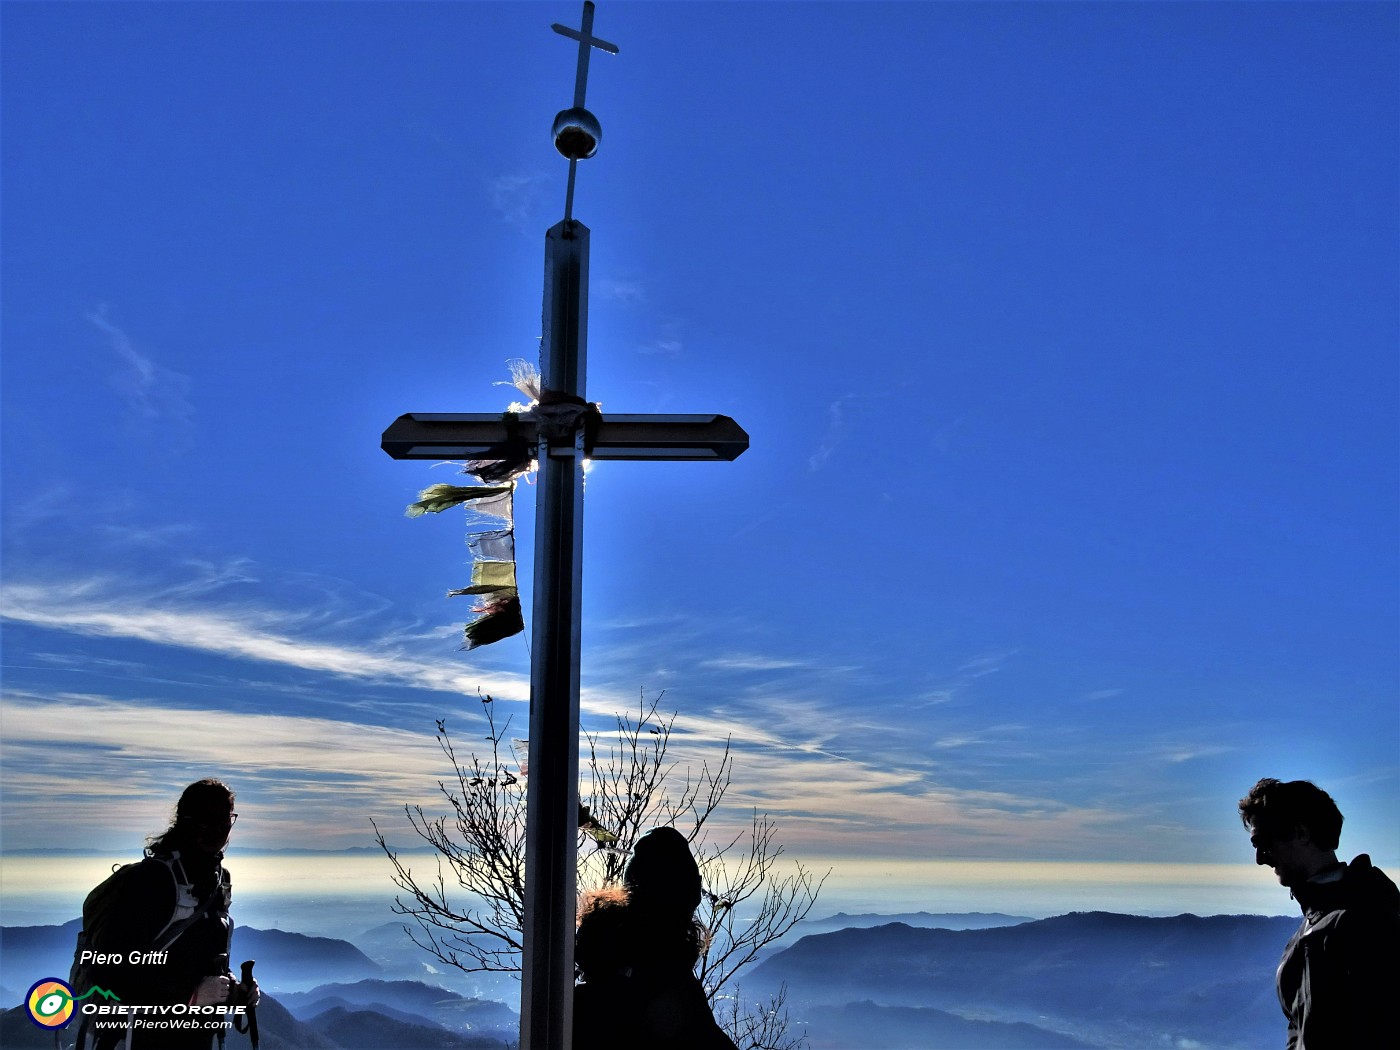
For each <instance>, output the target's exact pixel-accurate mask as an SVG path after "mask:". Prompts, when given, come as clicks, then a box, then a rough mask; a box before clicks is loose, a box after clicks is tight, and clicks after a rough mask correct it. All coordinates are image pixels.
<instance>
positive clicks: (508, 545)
mask: <svg viewBox="0 0 1400 1050" xmlns="http://www.w3.org/2000/svg"><path fill="white" fill-rule="evenodd" d="M467 550H469V551H471V552H472V557H473V558H476V559H477V560H478V561H509V562H513V561H515V532H514V531H513V530H511V529H494V530H492V531H491V532H474V533H472V534H471V535H470V536H468V537H467Z"/></svg>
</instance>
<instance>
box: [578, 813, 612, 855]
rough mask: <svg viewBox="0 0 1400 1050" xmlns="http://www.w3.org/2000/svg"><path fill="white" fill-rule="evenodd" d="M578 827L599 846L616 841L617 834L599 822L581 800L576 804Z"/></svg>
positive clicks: (609, 844)
mask: <svg viewBox="0 0 1400 1050" xmlns="http://www.w3.org/2000/svg"><path fill="white" fill-rule="evenodd" d="M578 829H579V830H580V831H582V832H583V833H584V834H585V835H587V836H588V837H589V838H591V839H592V840H593V841H594V842H595V843H597V844H598V846H600V847H601V846H611V845H612V844H613V843H614V842H616V841H617V834H616V833H615V832H612V831H609V830H608V829H607V828H605V827H603V825H601V824H599V823H598V820H597V818H596V817H594V816H593V813H592V811H591V810H590V809H589V808H588V807H587V806H585V805H584V804H583V803H582V802H580V803H579V804H578Z"/></svg>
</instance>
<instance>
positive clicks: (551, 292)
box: [381, 3, 749, 1050]
mask: <svg viewBox="0 0 1400 1050" xmlns="http://www.w3.org/2000/svg"><path fill="white" fill-rule="evenodd" d="M592 24H593V5H592V4H591V3H585V4H584V13H583V30H582V32H581V33H580V32H576V31H574V30H571V29H566V28H564V27H563V26H558V25H556V26H554V29H555V30H556V31H558V32H560V33H562V34H564V35H565V36H569V37H572V38H575V39H577V40H579V53H580V57H579V73H578V81H577V85H576V89H575V99H576V105H575V107H574V108H573V109H570V110H565V111H564V112H562V113H560V114H559V116H558V117H557V118H556V119H555V124H554V136H555V146H556V148H557V149H558V150H559V152H560V153H562V154H564V156H566V157H568V158H569V171H570V179H569V192H568V197H567V198H566V217H565V219H564V220H563V221H562V222H560V223H558V224H556V225H555V226H553V227H551V228H550V229H549V231H548V232H547V233H546V234H545V290H544V314H543V338H542V340H541V348H540V374H541V386H542V387H543V390H544V391H545V392H546V393H545V395H544V396H543V397H542V400H545V401H550V402H554V403H561V402H562V403H565V404H581V403H582V401H583V398H584V374H585V364H586V360H587V328H588V232H589V231H588V228H587V227H586V226H584V225H583V224H582V223H580V222H576V221H574V220H573V218H572V217H571V216H569V214H568V211H569V208H570V206H571V205H572V199H573V171H574V168H575V165H576V163H577V161H578V160H580V159H584V158H586V157H590V156H592V155H593V153H594V152H595V151H596V149H597V144H598V139H599V137H600V136H601V131H600V129H599V127H598V122H597V119H596V118H595V117H594V116H593V115H592V114H591V113H589V112H588V111H587V110H585V109H583V108H582V99H583V95H584V79H585V77H586V74H587V68H588V67H587V60H588V52H589V49H590V47H601V48H603V49H604V50H608V51H611V52H612V53H614V54H615V53H616V52H617V48H616V47H615V46H613V45H611V44H607V43H606V42H605V41H600V40H597V39H596V38H595V37H593V35H592ZM561 419H562V421H561ZM584 422H585V413H583V412H579V413H577V414H575V415H573V416H572V417H571V416H569V414H568V413H567V412H566V413H564V414H563V416H562V417H560V416H556V415H551V414H550V413H549V412H547V411H543V410H537V412H536V413H535V414H534V418H528V417H522V418H519V419H517V420H514V421H512V425H511V426H510V427H507V424H506V421H505V420H504V419H503V417H502V416H501V415H499V414H498V415H484V414H444V413H410V414H408V415H404V416H400V417H399V418H398V419H397V420H395V422H394V423H393V424H391V425H390V427H389V428H388V429H387V430H385V431H384V435H383V438H382V441H381V447H382V448H383V449H384V451H385V452H387V453H389V455H391V456H393V457H394V458H395V459H433V460H442V459H463V460H480V459H483V458H486V457H489V456H490V455H492V454H493V451H492V450H493V449H494V448H496V447H499V445H500V443H501V442H502V441H503V440H504V439H505V437H506V435H507V432H508V431H513V432H515V433H520V434H524V435H525V436H526V438H527V440H530V441H532V442H534V444H535V448H536V462H537V464H538V472H539V473H538V483H537V485H536V493H537V496H536V508H535V584H534V604H533V613H532V619H533V621H534V622H533V644H532V646H531V654H530V655H531V660H530V758H529V763H530V766H529V768H530V779H529V789H528V791H527V793H526V846H525V901H524V904H525V907H524V931H523V933H524V937H523V943H524V951H523V955H524V959H523V973H522V975H521V984H522V989H521V1017H520V1022H521V1042H520V1045H521V1046H522V1047H523V1048H524V1050H569V1046H570V1042H571V1038H572V1024H573V986H574V966H573V959H574V923H575V907H576V904H577V863H578V762H579V755H578V729H579V629H580V625H581V620H582V564H583V465H584V457H585V456H589V457H591V458H594V459H647V460H733V459H735V458H736V457H738V456H739V455H740V454H741V453H742V452H744V450H745V449H747V448H748V445H749V436H748V434H746V433H745V432H744V430H743V428H742V427H740V426H739V425H738V424H737V423H735V422H734V420H732V419H730V418H729V417H727V416H719V415H655V416H653V415H628V416H609V417H605V418H604V419H603V420H602V422H601V424H599V425H598V426H597V427H596V428H595V429H596V432H595V433H593V434H591V435H588V436H587V437H586V434H585V426H584Z"/></svg>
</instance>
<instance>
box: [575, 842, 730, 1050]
mask: <svg viewBox="0 0 1400 1050" xmlns="http://www.w3.org/2000/svg"><path fill="white" fill-rule="evenodd" d="M699 904H700V869H699V868H698V867H696V864H695V858H694V857H692V856H691V855H690V846H689V844H688V843H687V842H686V840H685V836H683V835H682V834H681V833H680V832H678V831H677V830H676V829H675V828H653V829H652V830H651V831H649V832H647V833H646V834H645V835H643V836H642V837H641V838H640V839H638V840H637V846H636V848H635V849H634V850H633V851H632V859H631V860H630V861H629V862H628V864H627V869H626V871H625V872H624V873H623V887H622V888H621V889H617V888H612V889H609V890H600V891H598V892H596V893H592V894H589V895H588V896H587V897H585V899H584V901H583V904H582V907H581V908H580V909H579V925H578V938H577V940H576V942H575V948H574V960H575V962H576V963H577V965H578V969H579V971H580V973H581V974H582V977H583V983H581V984H579V985H578V986H577V987H576V988H575V989H574V1050H735V1047H734V1043H733V1041H732V1040H731V1039H730V1038H729V1036H727V1035H725V1034H724V1031H723V1029H721V1028H720V1026H719V1025H718V1024H716V1023H715V1018H714V1014H713V1013H711V1012H710V1004H709V1000H708V999H707V998H706V996H705V989H704V988H703V987H702V986H701V984H700V980H699V978H697V977H696V976H695V963H696V961H697V960H698V959H699V958H700V946H701V941H702V937H703V931H702V930H701V928H700V926H699V924H698V923H696V921H695V909H696V907H698V906H699Z"/></svg>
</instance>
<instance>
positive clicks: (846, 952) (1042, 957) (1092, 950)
mask: <svg viewBox="0 0 1400 1050" xmlns="http://www.w3.org/2000/svg"><path fill="white" fill-rule="evenodd" d="M1296 925H1297V921H1296V920H1294V919H1287V918H1266V917H1263V916H1212V917H1209V918H1201V917H1198V916H1195V915H1179V916H1175V917H1172V918H1146V917H1142V916H1136V915H1118V914H1113V913H1109V912H1078V913H1072V914H1069V915H1061V916H1056V917H1054V918H1050V919H1040V920H1036V921H1033V922H1029V923H1023V924H1021V925H1017V926H1004V927H994V928H987V929H980V930H947V929H927V928H916V927H912V926H909V925H907V924H904V923H892V924H889V925H885V926H877V927H871V928H865V929H861V928H852V929H845V930H841V931H838V932H835V933H823V934H815V935H812V936H808V937H804V938H802V939H801V940H800V941H798V942H797V943H796V944H795V945H793V946H792V947H790V948H787V949H785V950H783V951H781V952H778V953H777V954H775V955H773V956H771V957H770V958H769V959H767V960H766V961H764V962H762V963H760V964H759V965H758V966H757V967H755V970H754V973H753V975H752V976H751V977H750V981H751V982H752V983H755V984H760V985H763V986H767V987H776V986H778V985H780V984H784V983H785V984H786V985H787V988H788V993H789V999H790V1002H791V1003H793V1005H794V1008H795V1009H797V1010H802V1011H807V1012H812V1011H815V1010H819V1009H821V1008H827V1007H840V1006H843V1005H845V1004H853V1003H861V1002H868V1003H870V1004H871V1005H872V1006H876V1007H886V1008H888V1007H909V1008H934V1009H937V1010H944V1011H949V1012H952V1013H956V1014H958V1015H960V1016H962V1017H965V1018H972V1017H976V1018H983V1019H995V1020H997V1021H1001V1022H1028V1023H1031V1024H1033V1025H1035V1026H1036V1027H1038V1028H1044V1029H1048V1030H1051V1031H1055V1032H1059V1033H1061V1034H1063V1035H1067V1036H1070V1037H1072V1038H1075V1039H1079V1040H1082V1041H1083V1042H1084V1043H1085V1044H1086V1045H1090V1046H1143V1047H1147V1046H1159V1045H1160V1046H1177V1045H1195V1046H1198V1047H1201V1048H1216V1047H1218V1048H1229V1047H1261V1046H1269V1045H1272V1044H1273V1043H1275V1042H1277V1041H1278V1037H1279V1032H1278V1025H1279V1020H1280V1013H1279V1007H1278V1003H1277V1001H1276V999H1275V998H1274V993H1273V972H1274V967H1275V965H1276V963H1277V961H1278V957H1279V953H1280V951H1281V950H1282V947H1283V944H1284V943H1285V941H1286V940H1287V939H1288V936H1289V934H1290V933H1291V932H1292V930H1293V928H1294V927H1295V926H1296ZM814 1016H816V1014H814ZM887 1020H889V1018H888V1017H887ZM867 1038H870V1039H876V1040H879V1039H891V1040H894V1041H891V1042H872V1043H871V1044H870V1046H871V1047H872V1048H873V1047H875V1046H881V1047H883V1046H903V1045H905V1043H903V1042H900V1041H899V1039H901V1038H903V1032H902V1029H900V1028H899V1026H898V1025H894V1026H893V1028H892V1030H891V1031H889V1032H882V1031H877V1030H874V1029H868V1030H867ZM1181 1040H1188V1041H1189V1043H1182V1042H1181ZM814 1045H815V1044H814Z"/></svg>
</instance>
